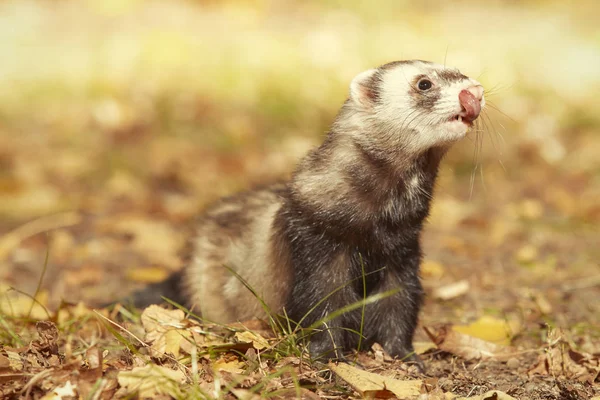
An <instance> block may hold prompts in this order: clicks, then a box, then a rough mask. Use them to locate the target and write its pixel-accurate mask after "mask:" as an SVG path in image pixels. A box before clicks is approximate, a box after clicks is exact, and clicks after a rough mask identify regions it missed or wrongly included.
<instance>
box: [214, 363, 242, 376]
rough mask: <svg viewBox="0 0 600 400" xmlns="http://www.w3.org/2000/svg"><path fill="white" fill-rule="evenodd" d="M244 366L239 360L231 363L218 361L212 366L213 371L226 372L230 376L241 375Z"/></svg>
mask: <svg viewBox="0 0 600 400" xmlns="http://www.w3.org/2000/svg"><path fill="white" fill-rule="evenodd" d="M245 366H246V363H244V362H243V361H239V360H233V361H225V360H218V361H215V363H214V364H213V370H215V371H226V372H230V373H232V374H243V373H244V367H245Z"/></svg>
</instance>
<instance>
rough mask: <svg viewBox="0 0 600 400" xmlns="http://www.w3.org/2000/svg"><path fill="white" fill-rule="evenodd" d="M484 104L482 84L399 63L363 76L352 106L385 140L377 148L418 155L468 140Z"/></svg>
mask: <svg viewBox="0 0 600 400" xmlns="http://www.w3.org/2000/svg"><path fill="white" fill-rule="evenodd" d="M484 105H485V99H484V97H483V86H481V84H480V83H479V82H477V81H476V80H474V79H471V78H469V77H467V76H465V75H463V74H461V73H460V72H459V71H458V70H457V69H454V68H449V67H445V66H443V65H439V64H433V63H429V62H425V61H398V62H393V63H389V64H385V65H383V66H381V67H379V68H376V69H370V70H368V71H365V72H362V73H360V74H359V75H357V76H356V77H355V78H354V79H353V80H352V83H351V85H350V99H349V102H348V106H350V107H351V109H352V110H353V111H354V113H355V114H354V118H358V119H359V120H361V121H362V122H361V125H363V128H372V129H368V130H369V131H371V132H374V134H375V135H377V138H379V141H380V143H378V146H376V147H380V146H386V147H387V146H400V147H401V148H403V149H405V150H406V151H410V152H414V153H420V152H422V151H425V150H427V149H429V148H432V147H436V146H449V145H451V144H452V143H454V142H456V141H458V140H460V139H462V138H463V137H464V136H465V134H466V133H467V130H468V128H469V127H470V126H472V125H473V122H474V121H475V120H476V119H477V117H478V116H479V113H480V112H481V109H482V108H483V107H484ZM365 124H367V126H366V127H365V126H364V125H365ZM363 131H364V130H363ZM377 138H370V139H369V140H370V141H372V140H373V139H375V140H377ZM371 144H373V143H372V142H371ZM388 148H389V147H388Z"/></svg>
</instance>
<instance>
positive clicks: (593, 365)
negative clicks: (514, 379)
mask: <svg viewBox="0 0 600 400" xmlns="http://www.w3.org/2000/svg"><path fill="white" fill-rule="evenodd" d="M599 373H600V357H598V356H592V355H590V354H585V353H579V352H576V351H574V350H571V349H570V348H569V346H568V344H566V343H563V342H561V343H560V345H558V346H555V347H552V348H550V349H548V350H547V351H546V352H545V353H544V354H540V355H539V357H538V363H537V365H536V366H535V367H533V368H532V369H531V370H530V371H529V374H540V375H552V376H565V377H566V378H568V379H577V380H580V381H588V382H590V383H593V381H594V380H595V378H596V377H597V376H598V374H599Z"/></svg>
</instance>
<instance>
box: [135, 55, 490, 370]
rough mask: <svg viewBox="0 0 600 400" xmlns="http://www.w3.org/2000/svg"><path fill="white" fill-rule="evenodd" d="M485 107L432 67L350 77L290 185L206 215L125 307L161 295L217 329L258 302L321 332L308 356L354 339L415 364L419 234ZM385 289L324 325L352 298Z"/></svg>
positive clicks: (477, 92) (458, 79)
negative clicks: (186, 246)
mask: <svg viewBox="0 0 600 400" xmlns="http://www.w3.org/2000/svg"><path fill="white" fill-rule="evenodd" d="M484 105H485V99H484V89H483V86H482V85H481V84H480V83H479V82H477V81H476V80H474V79H471V78H469V77H467V76H465V75H463V74H462V73H460V72H459V71H458V70H457V69H454V68H449V67H446V66H443V65H439V64H434V63H431V62H426V61H420V60H413V61H396V62H391V63H388V64H385V65H382V66H380V67H378V68H375V69H369V70H367V71H365V72H362V73H360V74H358V75H357V76H356V77H355V78H354V79H353V80H352V82H351V84H350V90H349V96H348V98H347V100H346V101H345V103H344V104H343V106H342V107H341V110H340V111H339V113H338V114H337V117H336V118H335V121H334V122H333V125H332V126H331V129H330V130H329V132H328V134H327V136H326V138H325V140H324V142H323V143H322V144H321V145H320V146H319V147H317V148H315V149H314V150H312V151H311V152H310V153H309V154H308V155H306V156H305V157H304V158H303V159H302V160H301V161H300V162H299V164H298V166H297V168H296V169H295V171H294V172H293V175H292V177H291V180H290V181H289V182H287V183H280V184H275V185H272V186H269V187H266V188H262V189H257V190H254V191H249V192H246V193H242V194H238V195H235V196H232V197H228V198H224V199H222V200H221V201H219V202H218V203H217V204H215V205H213V206H212V207H209V208H208V209H207V210H206V211H205V212H204V214H203V215H202V216H201V218H200V219H199V221H198V223H197V232H196V235H195V237H194V239H193V241H192V242H193V251H192V254H191V258H190V261H189V263H188V264H187V265H186V266H185V267H184V269H183V270H182V271H181V272H179V273H178V274H176V275H173V276H172V277H171V278H169V280H167V281H165V282H163V283H161V284H158V285H155V286H153V287H150V288H147V289H146V290H144V291H142V292H140V293H138V295H137V296H136V298H135V300H136V301H135V304H136V305H139V306H141V305H144V304H147V303H151V302H156V301H160V297H159V296H160V295H165V296H166V297H170V298H171V299H173V300H175V301H181V302H183V303H185V304H186V305H188V306H193V307H194V309H195V310H199V311H200V314H201V316H202V318H205V319H206V320H209V321H213V322H217V323H230V322H235V321H244V320H249V319H252V318H265V317H266V311H265V307H264V306H263V303H262V302H264V304H265V305H266V306H267V309H268V310H269V312H271V313H274V314H285V315H286V316H287V317H289V318H290V319H291V320H292V321H296V322H298V321H301V325H302V326H304V327H308V326H312V325H314V324H315V323H318V322H319V321H322V320H325V321H326V322H324V323H323V324H321V325H320V326H319V327H318V328H319V329H316V330H315V331H314V333H313V334H312V335H311V337H310V340H309V345H308V349H309V352H310V354H311V356H313V357H316V358H324V359H343V357H344V354H346V353H347V352H349V351H351V350H353V349H356V348H357V346H358V344H359V342H360V340H359V339H362V343H364V346H368V345H370V344H372V343H374V342H377V343H379V344H380V345H381V346H383V348H384V349H385V351H387V353H389V354H390V355H392V356H395V357H399V358H403V359H409V360H413V361H416V362H420V361H419V360H418V357H417V356H416V355H415V354H414V350H413V345H412V339H413V335H414V332H415V328H416V326H417V318H418V314H419V309H420V307H421V304H422V301H423V289H422V286H421V283H420V280H419V265H420V262H421V258H422V252H421V246H420V236H421V231H422V228H423V222H424V220H425V218H426V217H427V215H428V213H429V207H430V203H431V200H432V197H433V190H434V183H435V180H436V176H437V173H438V167H439V164H440V161H441V160H442V158H443V156H444V154H445V153H446V152H447V150H448V149H449V148H450V147H451V146H452V145H453V144H454V143H456V142H457V141H459V140H460V139H462V138H463V137H465V135H466V133H467V131H468V129H469V128H470V127H471V126H472V125H473V123H474V121H475V120H476V119H477V117H478V116H479V114H480V112H481V110H482V108H483V107H484ZM232 271H234V272H235V273H233V272H232ZM236 274H237V275H239V276H236ZM240 278H241V279H240ZM247 286H249V287H251V288H252V291H251V290H250V289H249V288H248V287H247ZM157 289H160V290H157ZM392 290H396V292H393V294H391V295H389V296H387V297H385V296H382V297H383V298H381V299H379V300H377V301H375V302H370V303H369V302H367V303H368V304H366V305H365V306H364V307H363V306H360V307H356V308H355V309H353V310H349V311H347V312H345V313H343V314H342V315H338V316H335V317H334V318H328V316H329V315H330V314H331V313H334V312H336V310H340V309H342V308H344V307H347V306H349V305H351V304H357V302H360V301H361V300H363V299H364V298H365V292H366V296H367V297H368V296H373V295H376V294H378V293H384V292H388V291H392ZM259 298H260V299H261V300H262V302H261V300H259ZM327 319H329V320H327ZM361 326H362V335H363V337H362V338H360V337H359V334H358V333H357V332H359V331H360V330H361Z"/></svg>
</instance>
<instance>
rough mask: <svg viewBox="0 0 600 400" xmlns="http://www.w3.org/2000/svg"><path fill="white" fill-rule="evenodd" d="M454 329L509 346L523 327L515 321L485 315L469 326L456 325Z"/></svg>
mask: <svg viewBox="0 0 600 400" xmlns="http://www.w3.org/2000/svg"><path fill="white" fill-rule="evenodd" d="M452 329H453V330H455V331H456V332H460V333H464V334H465V335H469V336H473V337H476V338H479V339H483V340H485V341H488V342H492V343H495V344H499V345H506V346H508V345H509V344H510V340H511V338H512V337H513V336H514V335H515V334H516V333H518V332H519V331H520V329H521V327H520V323H519V321H517V320H514V319H513V320H511V319H509V320H506V319H499V318H495V317H492V316H488V315H484V316H482V317H480V318H479V319H478V320H476V321H474V322H472V323H470V324H469V325H463V326H461V325H455V326H453V327H452Z"/></svg>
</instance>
